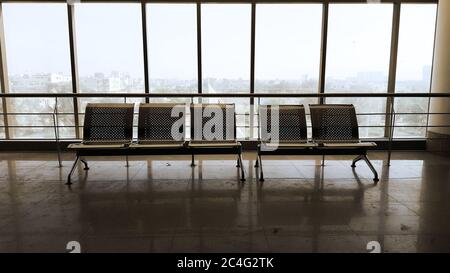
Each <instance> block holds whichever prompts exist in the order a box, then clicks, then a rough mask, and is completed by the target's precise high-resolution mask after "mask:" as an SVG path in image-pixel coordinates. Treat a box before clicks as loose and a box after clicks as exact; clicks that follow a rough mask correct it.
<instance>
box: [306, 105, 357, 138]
mask: <svg viewBox="0 0 450 273" xmlns="http://www.w3.org/2000/svg"><path fill="white" fill-rule="evenodd" d="M309 108H310V110H311V124H312V138H313V140H314V141H316V142H319V143H320V142H324V141H326V142H358V141H359V133H358V119H357V118H356V111H355V107H354V106H353V104H323V105H320V104H311V105H309Z"/></svg>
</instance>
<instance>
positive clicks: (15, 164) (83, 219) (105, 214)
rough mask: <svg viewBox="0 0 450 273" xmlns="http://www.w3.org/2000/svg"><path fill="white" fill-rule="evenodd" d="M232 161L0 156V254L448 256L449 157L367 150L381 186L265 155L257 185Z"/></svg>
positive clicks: (333, 161) (337, 161) (342, 164)
mask: <svg viewBox="0 0 450 273" xmlns="http://www.w3.org/2000/svg"><path fill="white" fill-rule="evenodd" d="M254 158H255V154H254V153H245V154H244V165H245V171H246V174H247V176H248V179H247V181H246V182H245V183H240V182H239V181H238V179H237V177H238V172H237V170H236V167H235V164H236V162H235V159H234V157H232V156H221V157H217V156H203V157H199V159H200V160H199V161H198V164H197V166H196V167H195V168H191V167H190V161H189V160H190V158H189V157H184V156H159V157H156V156H153V157H132V158H130V167H129V168H126V167H125V161H124V158H121V157H117V158H116V157H112V158H88V160H89V163H90V170H89V171H87V172H86V171H84V170H83V169H82V168H81V165H80V168H79V169H78V170H77V171H76V172H75V175H74V177H73V182H74V184H73V185H72V187H70V188H69V187H67V186H66V185H64V183H65V179H66V176H67V173H68V172H69V170H70V167H71V164H72V161H71V160H73V155H72V154H64V158H63V159H64V160H63V167H62V168H58V164H57V161H56V155H55V154H52V153H0V252H65V251H66V244H67V242H69V241H78V242H79V243H80V244H81V251H82V252H367V250H366V246H367V243H368V242H370V241H377V242H379V243H380V245H381V247H382V251H383V252H450V158H449V157H443V156H439V155H435V154H431V153H426V152H396V153H394V154H393V157H392V164H391V167H386V153H384V152H376V153H371V154H370V158H371V159H372V160H373V163H374V165H375V167H376V169H377V170H378V171H379V173H380V176H381V181H380V183H379V184H378V185H376V186H375V185H374V184H373V182H372V174H371V172H370V170H369V168H368V167H367V166H366V165H365V164H364V162H360V163H359V165H358V166H357V168H356V169H355V172H353V171H352V168H350V164H351V159H352V157H344V156H339V157H327V158H326V162H325V167H324V168H322V167H321V166H320V165H321V161H320V160H321V158H320V157H314V156H311V157H279V158H276V157H270V158H267V159H265V160H264V170H265V176H266V180H265V182H264V183H259V182H258V181H257V179H256V177H255V173H256V172H255V169H254V168H253V167H252V166H253V164H254V161H253V160H254Z"/></svg>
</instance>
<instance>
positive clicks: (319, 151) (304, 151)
mask: <svg viewBox="0 0 450 273" xmlns="http://www.w3.org/2000/svg"><path fill="white" fill-rule="evenodd" d="M280 106H281V107H282V106H283V105H280ZM289 106H290V107H292V106H293V105H289ZM295 106H298V107H302V108H303V109H304V107H303V106H302V105H295ZM321 106H327V105H321ZM333 106H347V107H353V105H333ZM303 113H304V112H303ZM259 118H260V119H261V118H262V115H261V112H260V115H259ZM300 118H305V120H306V115H305V114H304V116H303V117H300ZM260 121H261V120H260ZM260 124H261V122H260ZM304 124H306V122H305V123H304ZM280 126H281V125H280ZM313 126H314V124H313ZM260 130H261V128H260ZM303 130H307V127H306V126H305V128H303ZM302 141H304V142H305V143H312V144H316V146H314V147H286V148H279V149H276V150H264V149H262V146H263V144H264V142H263V141H260V143H259V144H258V151H257V157H256V161H255V165H254V167H255V168H258V169H259V181H260V182H263V181H264V171H263V164H262V156H263V155H264V156H269V155H272V156H273V155H321V156H322V164H321V165H322V166H324V165H325V156H326V155H356V156H357V157H356V158H355V159H354V160H353V162H352V164H351V167H352V168H355V167H356V163H357V162H358V161H360V160H364V161H365V162H366V164H367V165H368V167H369V168H370V170H371V171H372V173H373V175H374V178H373V181H374V184H377V183H378V181H379V178H378V172H377V171H376V169H375V167H374V166H373V165H372V163H371V162H370V160H369V158H368V157H367V151H368V150H369V148H370V147H357V146H355V147H325V146H324V145H323V143H322V142H321V143H316V142H315V141H314V136H313V141H312V142H309V141H308V139H307V138H305V139H303V140H302ZM325 142H326V141H325ZM299 143H300V142H299ZM334 143H336V142H334ZM355 143H357V142H355ZM282 145H283V143H280V146H282ZM375 146H376V145H375ZM375 146H374V147H375Z"/></svg>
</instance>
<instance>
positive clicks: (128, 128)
mask: <svg viewBox="0 0 450 273" xmlns="http://www.w3.org/2000/svg"><path fill="white" fill-rule="evenodd" d="M133 110H134V104H133V103H88V104H87V106H86V111H85V115H84V125H83V141H82V142H81V143H76V144H71V145H69V146H68V149H72V150H75V151H76V152H77V157H76V159H75V162H74V163H73V166H72V169H71V171H70V173H69V175H68V178H67V184H69V185H70V184H71V181H70V180H71V176H72V174H73V172H74V171H75V168H76V166H77V163H78V160H80V156H86V154H88V153H89V152H92V151H96V153H97V154H96V155H102V151H105V152H108V151H111V150H112V151H114V150H118V149H119V150H120V149H126V148H127V147H128V145H129V144H130V143H131V141H132V138H133ZM81 162H83V164H84V169H85V170H88V169H89V167H88V164H87V162H86V161H85V160H84V159H81Z"/></svg>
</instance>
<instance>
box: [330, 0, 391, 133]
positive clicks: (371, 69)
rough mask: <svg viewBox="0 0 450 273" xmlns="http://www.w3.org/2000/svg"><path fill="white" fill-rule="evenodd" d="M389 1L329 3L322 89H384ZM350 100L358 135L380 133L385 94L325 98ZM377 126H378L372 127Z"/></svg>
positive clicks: (385, 88)
mask: <svg viewBox="0 0 450 273" xmlns="http://www.w3.org/2000/svg"><path fill="white" fill-rule="evenodd" d="M392 13H393V5H392V4H330V8H329V19H328V20H329V22H328V45H327V64H326V83H325V91H326V92H330V93H337V92H345V93H359V92H361V93H371V92H387V80H388V73H389V59H390V46H391V31H392ZM326 101H327V103H352V104H354V105H355V107H356V110H357V112H358V113H359V114H362V113H366V114H367V113H375V114H378V115H364V116H363V115H360V116H359V117H358V121H359V125H360V136H361V137H382V136H383V135H384V128H383V126H384V123H385V116H384V113H385V109H386V99H385V98H370V99H367V98H343V99H342V98H329V99H327V100H326ZM374 126H378V127H374Z"/></svg>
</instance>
